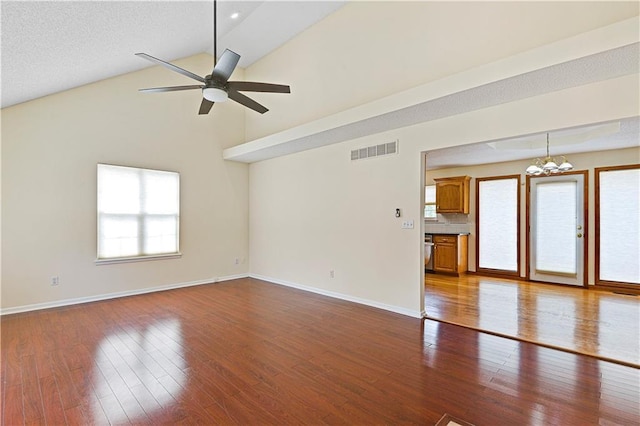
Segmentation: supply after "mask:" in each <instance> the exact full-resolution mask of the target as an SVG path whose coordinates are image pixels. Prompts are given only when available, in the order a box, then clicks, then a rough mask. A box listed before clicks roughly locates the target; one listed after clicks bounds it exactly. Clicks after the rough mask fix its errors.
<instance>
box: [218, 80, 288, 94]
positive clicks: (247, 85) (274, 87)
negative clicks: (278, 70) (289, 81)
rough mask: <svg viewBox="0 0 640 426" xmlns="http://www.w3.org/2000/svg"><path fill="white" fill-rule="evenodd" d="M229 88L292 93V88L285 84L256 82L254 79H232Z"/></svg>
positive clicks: (246, 90)
mask: <svg viewBox="0 0 640 426" xmlns="http://www.w3.org/2000/svg"><path fill="white" fill-rule="evenodd" d="M229 88H231V89H234V90H240V91H245V92H269V93H291V88H290V87H289V86H287V85H284V84H272V83H256V82H253V81H230V82H229Z"/></svg>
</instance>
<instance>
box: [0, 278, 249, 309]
mask: <svg viewBox="0 0 640 426" xmlns="http://www.w3.org/2000/svg"><path fill="white" fill-rule="evenodd" d="M248 276H249V274H237V275H228V276H225V277H216V278H209V279H206V280H198V281H188V282H183V283H176V284H167V285H161V286H157V287H147V288H141V289H137V290H128V291H120V292H117V293H106V294H99V295H96V296H87V297H78V298H74V299H64V300H56V301H54V302H45V303H35V304H33V305H24V306H16V307H13V308H4V309H0V316H2V315H10V314H17V313H20V312H29V311H38V310H41V309H49V308H60V307H62V306H71V305H78V304H80V303H89V302H98V301H100V300H108V299H116V298H118V297H127V296H135V295H138V294H145V293H154V292H156V291H165V290H173V289H176V288H182V287H192V286H195V285H203V284H213V283H219V282H223V281H230V280H237V279H239V278H247V277H248Z"/></svg>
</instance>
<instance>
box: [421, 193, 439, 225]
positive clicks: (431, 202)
mask: <svg viewBox="0 0 640 426" xmlns="http://www.w3.org/2000/svg"><path fill="white" fill-rule="evenodd" d="M427 188H433V200H427V192H429V190H428V189H427ZM427 206H433V211H434V213H435V210H436V186H435V185H426V186H425V187H424V209H423V213H422V214H423V216H424V220H426V221H429V222H436V221H437V220H438V214H437V213H435V216H427Z"/></svg>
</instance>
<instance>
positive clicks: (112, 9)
mask: <svg viewBox="0 0 640 426" xmlns="http://www.w3.org/2000/svg"><path fill="white" fill-rule="evenodd" d="M344 3H345V2H344V1H329V2H328V1H302V2H301V1H226V0H220V1H219V2H218V4H217V9H218V14H217V21H218V29H217V34H218V55H220V54H221V53H222V52H223V51H224V49H225V48H229V49H231V50H233V51H235V52H237V53H239V54H240V55H241V60H240V63H239V66H240V67H242V68H246V67H247V66H249V65H251V64H252V63H253V62H255V61H256V60H258V59H260V58H261V57H262V56H264V55H266V54H268V53H269V52H271V51H272V50H274V49H276V48H277V47H279V46H280V45H282V44H283V43H285V42H286V41H288V40H289V39H291V38H292V37H294V36H295V35H296V34H298V33H300V32H301V31H304V30H305V29H306V28H308V27H309V26H311V25H313V24H314V23H316V22H318V21H319V20H321V19H322V18H324V17H325V16H327V15H328V14H330V13H332V12H334V11H335V10H337V9H339V8H340V7H342V6H343V5H344ZM234 13H237V17H236V18H235V19H234V18H232V14H234ZM0 14H1V17H2V25H1V27H0V31H1V34H0V35H1V38H0V40H1V47H2V49H0V50H1V52H2V53H1V55H2V56H1V60H2V74H1V78H2V98H1V100H2V108H4V107H8V106H11V105H15V104H18V103H21V102H25V101H29V100H32V99H35V98H39V97H42V96H46V95H49V94H52V93H56V92H60V91H63V90H67V89H71V88H74V87H78V86H81V85H84V84H88V83H92V82H95V81H99V80H102V79H106V78H109V77H114V76H116V75H120V74H124V73H128V72H132V71H136V70H139V69H142V68H146V67H149V66H152V64H151V63H149V62H147V61H144V60H142V59H140V58H137V57H135V56H134V53H137V52H145V53H148V54H150V55H153V56H155V57H157V58H161V59H163V60H166V61H172V60H175V59H179V58H184V57H188V56H192V55H195V54H198V53H203V52H209V53H210V54H213V1H128V2H120V1H117V2H112V1H2V2H0Z"/></svg>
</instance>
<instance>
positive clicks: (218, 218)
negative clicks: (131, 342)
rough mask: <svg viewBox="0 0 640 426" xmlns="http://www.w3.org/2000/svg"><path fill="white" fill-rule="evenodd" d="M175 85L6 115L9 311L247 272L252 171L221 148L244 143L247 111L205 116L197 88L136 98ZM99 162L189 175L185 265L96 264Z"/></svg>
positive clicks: (157, 70)
mask: <svg viewBox="0 0 640 426" xmlns="http://www.w3.org/2000/svg"><path fill="white" fill-rule="evenodd" d="M212 63H213V59H212V58H211V57H210V56H208V55H198V56H195V57H191V58H187V59H185V60H182V61H178V64H179V65H180V66H182V67H184V68H186V69H189V70H191V71H193V72H195V73H197V74H201V75H204V74H206V73H207V72H208V71H209V70H210V69H211V64H212ZM241 73H242V71H241V70H239V71H238V75H237V76H236V77H237V78H242V75H241ZM177 84H184V77H182V76H180V75H177V74H175V73H171V72H169V71H167V70H165V69H164V68H161V67H153V68H151V69H146V70H142V71H139V72H136V73H131V74H127V75H123V76H119V77H116V78H112V79H108V80H104V81H101V82H98V83H95V84H90V85H87V86H83V87H79V88H77V89H73V90H69V91H66V92H62V93H59V94H55V95H52V96H47V97H45V98H41V99H37V100H34V101H31V102H27V103H23V104H20V105H16V106H13V107H10V108H5V109H3V110H2V266H3V268H2V305H1V306H2V308H3V311H4V312H7V311H8V310H10V309H12V310H14V311H15V310H17V309H20V308H22V307H25V306H28V305H34V304H44V305H52V304H56V303H61V302H64V301H69V300H74V299H79V298H91V297H97V296H100V295H107V294H113V293H122V292H124V293H127V292H136V291H144V290H145V289H149V288H155V287H159V286H170V285H176V284H184V283H192V282H201V281H211V280H214V279H216V278H219V277H229V276H235V275H238V274H246V273H248V260H247V258H248V184H249V179H248V167H247V166H246V165H245V164H237V163H229V162H224V161H223V160H222V153H221V152H222V149H223V148H225V147H228V146H231V145H234V144H237V143H240V142H242V141H243V140H244V111H243V107H242V106H239V105H236V104H234V103H227V104H223V105H215V106H214V108H213V110H212V112H211V114H209V115H208V116H199V115H198V114H197V112H198V107H199V105H200V99H201V94H200V92H199V91H190V92H173V93H164V94H142V93H138V91H137V90H138V89H139V88H144V87H157V86H169V85H177ZM97 163H109V164H118V165H126V166H134V167H144V168H154V169H162V170H172V171H177V172H180V176H181V228H180V231H181V236H180V249H181V252H182V253H183V256H182V258H180V259H170V260H156V261H148V262H139V263H126V264H112V265H100V266H96V265H95V264H94V260H95V258H96V164H97ZM236 257H238V258H240V259H244V263H243V264H240V265H235V262H234V259H235V258H236ZM53 276H59V278H60V285H59V286H57V287H52V286H51V285H50V281H51V277H53Z"/></svg>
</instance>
